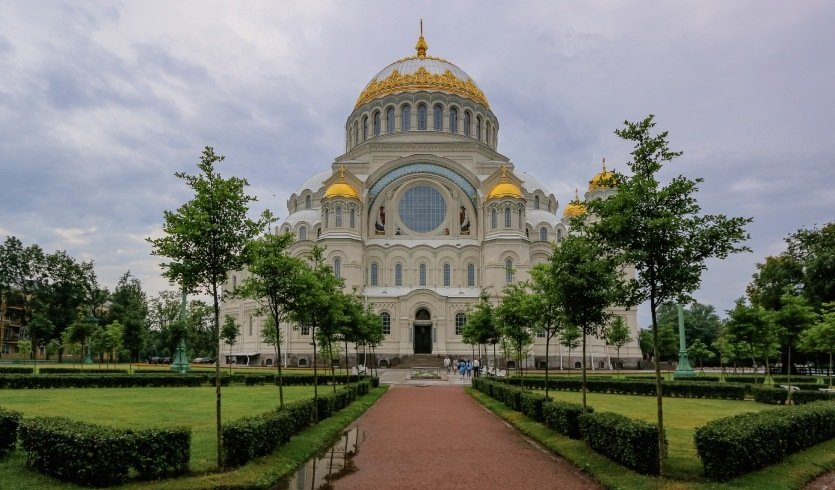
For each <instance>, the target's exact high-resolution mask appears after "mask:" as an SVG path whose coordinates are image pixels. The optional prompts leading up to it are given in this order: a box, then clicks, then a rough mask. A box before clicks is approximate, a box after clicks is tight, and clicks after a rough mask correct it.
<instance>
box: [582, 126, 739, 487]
mask: <svg viewBox="0 0 835 490" xmlns="http://www.w3.org/2000/svg"><path fill="white" fill-rule="evenodd" d="M653 117H654V116H652V115H650V116H648V117H647V118H645V119H644V120H642V121H640V122H637V123H632V122H629V121H626V122H625V127H624V128H623V129H620V130H617V131H615V134H617V135H618V136H620V137H621V138H623V139H624V140H627V141H631V142H633V143H634V145H635V146H634V148H633V150H632V161H630V162H629V163H628V164H627V165H628V166H629V168H630V170H631V174H632V175H631V176H626V175H621V174H616V176H615V177H614V178H613V179H611V180H612V182H611V184H613V185H615V186H616V187H617V193H615V194H614V195H613V196H611V197H610V198H608V199H603V200H601V199H595V200H591V201H590V202H587V203H586V206H587V208H588V210H589V213H590V215H591V216H593V217H594V219H593V220H589V225H588V227H587V229H588V233H589V236H590V238H591V239H592V241H593V242H595V243H599V244H600V245H601V246H603V247H605V249H606V252H607V255H608V256H610V257H612V258H616V259H618V260H619V263H620V264H621V266H622V267H634V269H635V271H636V275H635V277H634V279H631V280H630V281H629V286H630V287H629V289H628V291H629V294H627V295H625V297H624V298H623V301H622V302H623V303H625V304H626V306H634V305H638V304H641V303H644V302H646V303H647V304H648V305H649V309H650V316H651V318H652V332H653V343H654V345H655V346H656V350H657V345H658V343H659V339H658V307H659V306H660V305H662V304H663V303H665V302H668V301H676V300H678V301H680V302H681V301H684V300H685V299H687V298H688V296H689V295H690V293H692V292H693V291H695V290H696V289H697V288H698V287H699V284H700V282H701V273H702V271H703V270H704V269H705V267H706V266H705V262H706V261H707V259H709V258H712V257H715V258H720V259H723V258H725V257H727V256H728V255H729V254H731V253H733V252H739V251H743V250H747V248H746V247H742V246H740V245H738V243H739V242H740V241H742V240H745V239H746V238H747V237H748V235H747V233H746V232H745V225H746V224H747V223H748V222H750V219H744V218H727V217H725V216H724V215H703V214H701V207H700V206H699V203H698V201H697V200H696V198H695V193H696V191H697V190H698V185H699V183H701V182H702V179H695V180H693V179H689V178H687V177H684V176H677V177H674V178H673V179H672V180H671V181H670V182H669V183H668V184H667V185H662V184H661V183H660V182H659V181H658V174H659V172H660V171H661V169H662V167H663V166H664V165H665V164H667V163H668V162H670V161H672V160H673V159H674V158H676V157H678V156H680V155H681V152H677V151H672V150H670V148H669V144H668V141H667V132H666V131H665V132H661V133H659V134H655V135H653V134H651V131H652V129H653V128H654V126H655V122H654V121H653ZM655 358H656V359H658V355H657V352H656V356H655ZM655 380H656V381H655V384H656V405H657V419H658V448H659V463H660V471H661V474H662V476H663V474H664V460H665V458H666V454H667V450H666V440H665V436H664V410H663V398H662V388H661V368H660V365H659V364H658V363H657V362H656V363H655Z"/></svg>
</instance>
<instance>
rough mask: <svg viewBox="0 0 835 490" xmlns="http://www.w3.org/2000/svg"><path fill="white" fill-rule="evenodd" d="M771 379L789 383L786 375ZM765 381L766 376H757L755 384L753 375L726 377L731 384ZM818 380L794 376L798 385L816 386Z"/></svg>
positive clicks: (798, 375) (812, 377)
mask: <svg viewBox="0 0 835 490" xmlns="http://www.w3.org/2000/svg"><path fill="white" fill-rule="evenodd" d="M771 379H772V380H773V381H774V382H775V383H783V384H785V383H786V382H788V380H789V377H788V376H785V375H778V376H771ZM764 380H765V374H762V373H760V374H757V381H756V383H754V375H753V374H746V375H737V376H725V381H726V382H729V383H748V384H762V382H763V381H764ZM816 380H817V378H815V377H814V376H804V375H802V374H795V375H794V376H792V384H793V385H797V383H810V384H815V382H816Z"/></svg>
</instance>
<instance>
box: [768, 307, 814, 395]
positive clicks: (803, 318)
mask: <svg viewBox="0 0 835 490" xmlns="http://www.w3.org/2000/svg"><path fill="white" fill-rule="evenodd" d="M780 303H781V308H780V309H779V310H777V311H774V312H773V313H771V315H772V320H773V321H774V323H775V324H776V325H777V326H778V327H779V330H778V332H779V333H778V335H779V337H780V344H781V345H782V346H784V347H785V348H786V353H787V360H786V363H787V366H786V368H785V371H784V372H786V373H788V383H789V385H791V382H792V371H794V366H793V363H792V349H793V348H794V347H796V345H797V342H798V340H799V339H800V335H801V334H802V333H803V331H804V330H805V329H807V328H808V327H810V326H811V325H812V324H813V323H814V322H815V321H816V320H817V317H818V315H817V313H815V311H814V310H813V309H812V307H811V306H809V304H808V303H807V302H806V300H805V299H804V298H803V297H801V296H795V295H793V294H784V295H783V296H781V297H780ZM791 399H792V392H791V390H789V398H788V400H789V401H791Z"/></svg>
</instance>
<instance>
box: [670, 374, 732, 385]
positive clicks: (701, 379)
mask: <svg viewBox="0 0 835 490" xmlns="http://www.w3.org/2000/svg"><path fill="white" fill-rule="evenodd" d="M673 376H675V375H673ZM675 380H676V381H684V382H689V383H693V382H695V383H718V382H719V381H720V379H719V376H695V377H693V378H675Z"/></svg>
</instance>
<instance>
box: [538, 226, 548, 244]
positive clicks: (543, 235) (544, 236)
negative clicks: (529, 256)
mask: <svg viewBox="0 0 835 490" xmlns="http://www.w3.org/2000/svg"><path fill="white" fill-rule="evenodd" d="M539 239H540V240H541V241H543V242H545V241H548V228H545V227H544V226H543V227H541V228H540V229H539Z"/></svg>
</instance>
